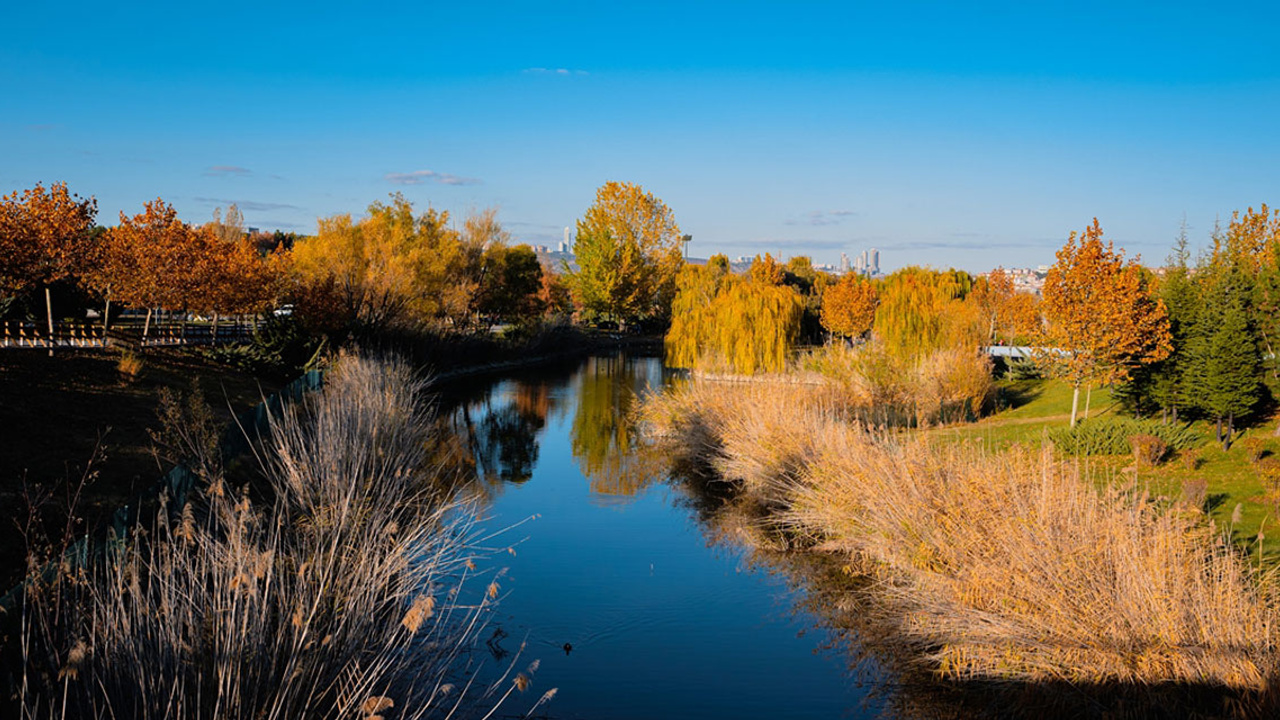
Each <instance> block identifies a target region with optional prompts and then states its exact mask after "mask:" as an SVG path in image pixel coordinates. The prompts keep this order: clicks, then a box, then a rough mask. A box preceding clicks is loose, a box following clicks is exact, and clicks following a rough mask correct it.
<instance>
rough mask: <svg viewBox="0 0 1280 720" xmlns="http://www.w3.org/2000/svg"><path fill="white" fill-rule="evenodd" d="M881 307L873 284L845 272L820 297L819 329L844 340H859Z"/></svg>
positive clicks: (869, 328) (869, 327)
mask: <svg viewBox="0 0 1280 720" xmlns="http://www.w3.org/2000/svg"><path fill="white" fill-rule="evenodd" d="M879 305H880V293H879V292H878V291H877V290H876V286H875V283H873V282H872V281H871V280H868V279H867V278H864V277H862V276H860V275H858V274H857V273H845V275H844V277H842V278H840V281H839V282H837V283H836V284H835V285H832V286H831V287H829V288H827V289H826V292H824V293H823V294H822V327H824V328H826V329H827V331H828V332H831V333H834V334H836V335H840V336H842V337H847V338H860V337H862V336H864V335H866V334H867V333H868V332H869V331H870V330H871V322H872V321H873V320H875V317H876V307H878V306H879Z"/></svg>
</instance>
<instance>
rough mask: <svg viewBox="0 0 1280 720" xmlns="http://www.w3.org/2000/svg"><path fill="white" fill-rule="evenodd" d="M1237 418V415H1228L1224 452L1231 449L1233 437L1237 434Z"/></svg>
mask: <svg viewBox="0 0 1280 720" xmlns="http://www.w3.org/2000/svg"><path fill="white" fill-rule="evenodd" d="M1235 427H1236V416H1235V413H1231V414H1229V415H1227V434H1226V435H1223V436H1222V451H1223V452H1226V451H1228V450H1230V449H1231V436H1232V435H1234V434H1235Z"/></svg>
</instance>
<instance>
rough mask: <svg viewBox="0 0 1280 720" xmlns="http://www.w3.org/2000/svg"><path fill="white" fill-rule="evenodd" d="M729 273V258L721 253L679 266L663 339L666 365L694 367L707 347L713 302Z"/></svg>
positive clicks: (709, 344) (712, 326) (710, 336)
mask: <svg viewBox="0 0 1280 720" xmlns="http://www.w3.org/2000/svg"><path fill="white" fill-rule="evenodd" d="M729 274H730V273H729V258H727V257H725V256H724V255H713V256H712V257H711V259H710V260H709V261H708V262H707V264H706V265H693V264H689V265H685V266H684V267H683V268H682V269H681V270H680V274H679V275H678V276H677V277H676V296H675V299H674V300H673V301H672V303H671V327H670V328H669V329H668V330H667V335H666V338H665V339H664V344H665V347H666V354H667V364H668V365H670V366H672V367H694V366H696V365H697V363H698V359H699V356H700V355H701V354H702V353H704V352H706V350H707V349H708V348H709V347H711V338H712V334H713V332H714V329H715V328H714V323H715V314H714V313H715V311H714V308H713V305H714V303H715V301H716V297H717V296H718V295H719V294H720V291H721V289H722V288H723V286H724V284H725V282H726V280H727V278H728V277H729Z"/></svg>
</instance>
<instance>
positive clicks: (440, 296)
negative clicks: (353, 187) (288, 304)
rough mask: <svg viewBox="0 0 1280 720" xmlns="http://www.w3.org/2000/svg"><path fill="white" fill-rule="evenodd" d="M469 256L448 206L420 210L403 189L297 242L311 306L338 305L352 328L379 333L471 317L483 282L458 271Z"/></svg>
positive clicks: (296, 262)
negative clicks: (451, 223) (358, 216)
mask: <svg viewBox="0 0 1280 720" xmlns="http://www.w3.org/2000/svg"><path fill="white" fill-rule="evenodd" d="M465 255H466V254H465V253H464V252H463V246H462V243H461V240H460V238H459V236H458V233H457V231H455V230H453V229H452V228H450V227H449V213H448V212H447V211H437V210H435V209H434V208H428V209H427V210H426V211H425V212H423V213H421V214H419V215H416V216H415V215H414V211H413V206H412V204H411V203H409V201H407V200H405V199H404V197H403V196H402V195H400V194H398V193H397V194H395V195H393V196H392V197H391V202H390V203H382V202H374V203H372V204H371V205H370V206H369V209H368V216H367V217H365V218H364V219H362V220H360V221H358V222H357V221H355V220H353V219H352V217H351V216H350V215H348V214H343V215H335V216H332V217H328V218H321V219H320V220H319V222H318V229H317V233H316V235H315V236H314V237H310V238H307V239H305V240H302V241H299V242H298V243H297V244H295V245H294V248H293V267H294V272H295V276H296V277H297V279H298V281H299V282H300V283H301V284H302V286H303V289H302V294H303V295H304V297H307V299H306V303H305V304H307V305H308V306H320V307H327V306H336V308H337V310H338V313H339V315H340V316H341V317H343V318H345V319H344V320H343V324H345V325H347V326H348V327H349V328H350V329H354V330H358V331H360V332H362V333H376V332H379V331H382V330H385V329H387V328H389V327H392V326H397V325H415V324H420V323H423V322H427V321H429V320H432V319H436V318H446V317H453V318H465V317H466V316H468V315H469V314H470V312H471V302H472V294H473V293H474V290H475V284H474V283H473V282H469V281H466V279H465V278H459V277H458V274H457V273H456V272H455V271H456V270H457V269H458V268H459V266H460V265H463V264H464V262H463V261H464V259H465ZM308 296H309V297H308Z"/></svg>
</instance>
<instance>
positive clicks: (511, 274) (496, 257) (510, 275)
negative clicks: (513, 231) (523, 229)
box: [478, 244, 544, 322]
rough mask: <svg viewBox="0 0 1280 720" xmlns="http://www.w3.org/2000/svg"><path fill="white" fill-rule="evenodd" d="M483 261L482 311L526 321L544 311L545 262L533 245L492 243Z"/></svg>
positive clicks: (511, 320) (491, 314)
mask: <svg viewBox="0 0 1280 720" xmlns="http://www.w3.org/2000/svg"><path fill="white" fill-rule="evenodd" d="M482 264H483V268H484V269H483V280H482V282H481V284H480V288H479V293H478V297H479V303H478V309H479V311H480V313H482V314H484V315H488V316H492V317H495V318H498V319H500V320H503V321H505V322H518V321H527V320H531V319H533V318H536V317H538V316H540V315H541V314H542V310H543V307H544V306H543V304H542V299H541V298H540V297H539V292H540V291H541V289H542V265H541V263H539V262H538V255H537V254H536V253H535V252H534V251H533V248H531V247H529V246H528V245H516V246H515V247H507V246H506V245H503V244H493V245H491V246H490V247H489V248H488V249H486V250H485V251H484V256H483V260H482Z"/></svg>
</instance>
